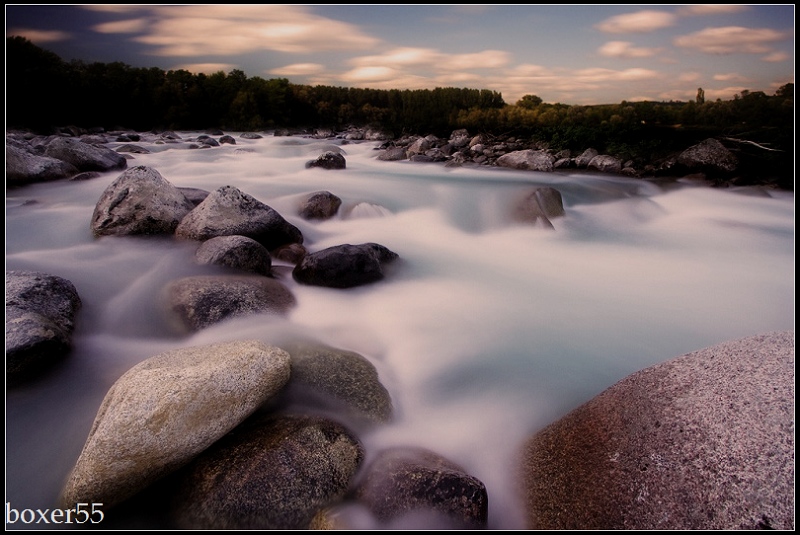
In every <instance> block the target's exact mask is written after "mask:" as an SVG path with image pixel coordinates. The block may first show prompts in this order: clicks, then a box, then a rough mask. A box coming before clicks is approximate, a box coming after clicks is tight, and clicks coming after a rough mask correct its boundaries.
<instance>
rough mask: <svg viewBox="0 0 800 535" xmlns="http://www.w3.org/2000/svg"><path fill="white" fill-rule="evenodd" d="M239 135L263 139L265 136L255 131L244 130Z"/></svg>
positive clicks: (246, 137) (243, 137) (245, 137)
mask: <svg viewBox="0 0 800 535" xmlns="http://www.w3.org/2000/svg"><path fill="white" fill-rule="evenodd" d="M239 137H240V138H242V139H261V138H262V137H264V136H262V135H261V134H256V133H255V132H244V133H243V134H242V135H241V136H239Z"/></svg>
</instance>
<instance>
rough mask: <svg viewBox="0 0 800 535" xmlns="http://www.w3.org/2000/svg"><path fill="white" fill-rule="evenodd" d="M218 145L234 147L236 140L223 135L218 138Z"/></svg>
mask: <svg viewBox="0 0 800 535" xmlns="http://www.w3.org/2000/svg"><path fill="white" fill-rule="evenodd" d="M219 143H220V145H225V144H227V145H236V139H235V138H234V137H233V136H228V135H224V136H222V137H221V138H219Z"/></svg>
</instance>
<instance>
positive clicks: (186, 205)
mask: <svg viewBox="0 0 800 535" xmlns="http://www.w3.org/2000/svg"><path fill="white" fill-rule="evenodd" d="M192 208H193V205H192V203H191V202H189V200H188V199H187V198H186V197H185V196H184V195H183V193H181V192H180V191H178V189H177V188H176V187H175V186H173V185H172V184H171V183H170V182H168V181H167V180H165V179H164V177H162V176H161V173H159V172H158V171H156V170H155V169H153V168H152V167H146V166H143V165H140V166H137V167H132V168H130V169H128V170H127V171H125V172H124V173H122V174H121V175H120V176H119V177H118V178H117V179H116V180H115V181H114V182H112V183H111V184H110V185H109V186H108V187H107V188H106V190H105V191H104V192H103V194H102V195H101V196H100V200H98V201H97V205H96V206H95V208H94V213H93V214H92V221H91V229H92V232H93V233H94V235H95V236H110V235H136V234H172V233H173V232H174V231H175V229H176V228H177V227H178V223H180V221H181V219H183V218H184V216H186V215H187V214H188V213H189V211H190V210H192Z"/></svg>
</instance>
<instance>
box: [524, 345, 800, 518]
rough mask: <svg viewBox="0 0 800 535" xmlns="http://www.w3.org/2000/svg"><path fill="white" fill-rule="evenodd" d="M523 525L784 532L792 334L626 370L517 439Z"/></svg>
mask: <svg viewBox="0 0 800 535" xmlns="http://www.w3.org/2000/svg"><path fill="white" fill-rule="evenodd" d="M523 457H524V458H523V461H522V462H523V466H522V472H523V473H524V481H525V488H526V502H527V510H528V527H529V528H531V529H651V530H655V529H709V530H727V529H759V528H775V529H786V530H792V529H794V505H795V504H794V501H795V496H794V331H787V332H773V333H767V334H763V335H758V336H753V337H750V338H745V339H742V340H736V341H731V342H727V343H722V344H719V345H716V346H713V347H709V348H706V349H702V350H700V351H696V352H694V353H690V354H688V355H684V356H682V357H679V358H676V359H673V360H670V361H667V362H664V363H662V364H659V365H656V366H652V367H650V368H647V369H645V370H643V371H640V372H637V373H635V374H633V375H630V376H628V377H627V378H625V379H623V380H622V381H620V382H619V383H617V384H616V385H614V386H612V387H611V388H609V389H608V390H606V391H605V392H603V393H602V394H600V395H599V396H597V397H596V398H594V399H592V400H591V401H589V402H588V403H586V404H585V405H583V406H581V407H579V408H578V409H576V410H575V411H573V412H572V413H570V414H569V415H567V416H565V417H564V418H562V419H561V420H559V421H558V422H556V423H554V424H552V425H550V426H549V427H547V428H545V429H544V430H542V431H541V432H539V433H537V434H536V435H534V436H533V437H532V438H531V439H530V441H529V442H528V443H527V444H526V446H525V450H524V456H523Z"/></svg>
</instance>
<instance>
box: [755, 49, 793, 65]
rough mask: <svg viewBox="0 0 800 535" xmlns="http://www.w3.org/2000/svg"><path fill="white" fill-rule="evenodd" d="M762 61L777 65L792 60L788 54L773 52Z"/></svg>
mask: <svg viewBox="0 0 800 535" xmlns="http://www.w3.org/2000/svg"><path fill="white" fill-rule="evenodd" d="M761 59H762V60H764V61H768V62H770V63H777V62H779V61H786V60H788V59H790V56H789V54H787V53H786V52H772V53H771V54H767V55H766V56H764V57H763V58H761Z"/></svg>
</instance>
